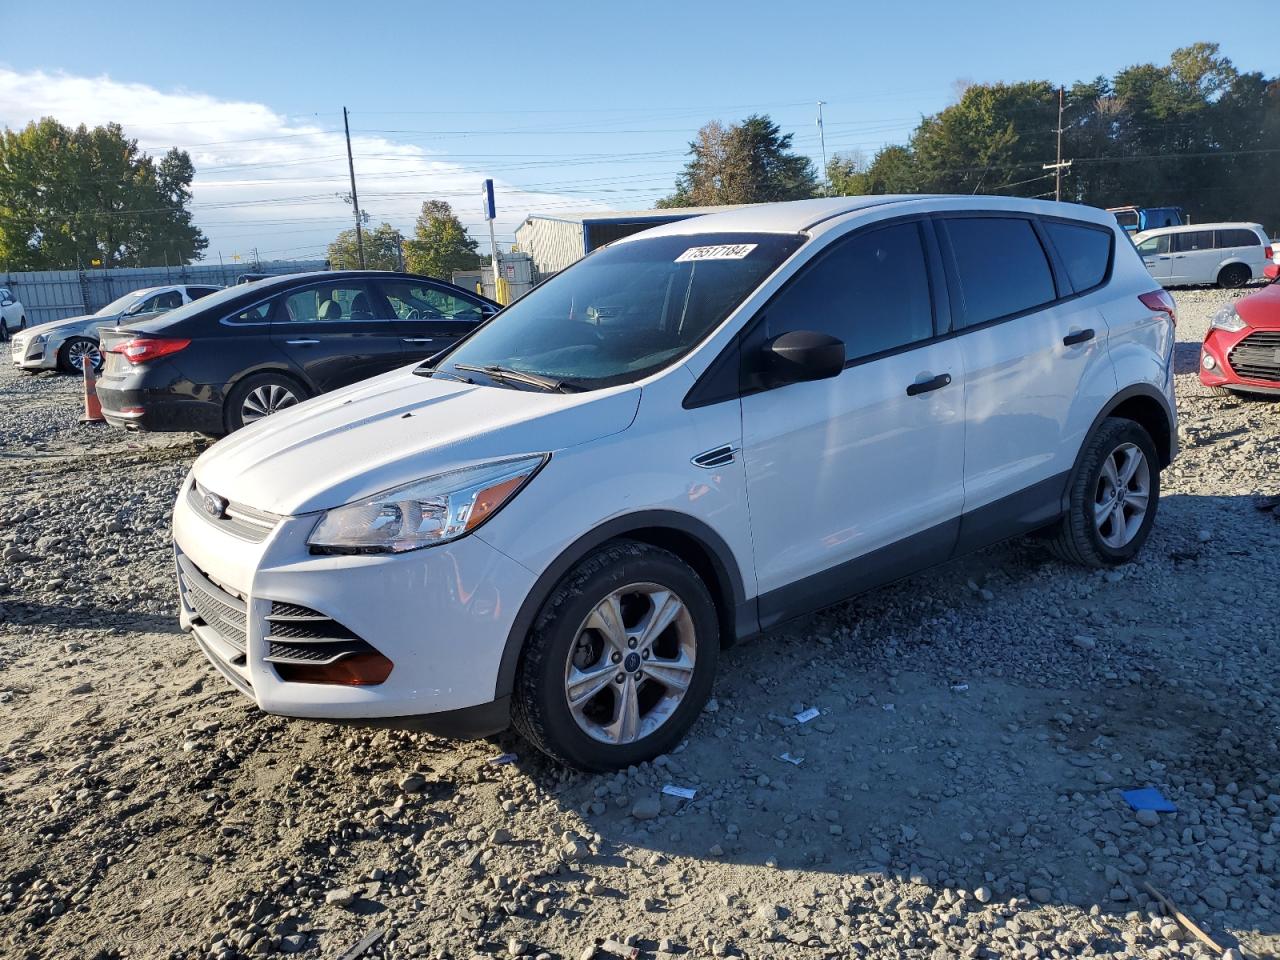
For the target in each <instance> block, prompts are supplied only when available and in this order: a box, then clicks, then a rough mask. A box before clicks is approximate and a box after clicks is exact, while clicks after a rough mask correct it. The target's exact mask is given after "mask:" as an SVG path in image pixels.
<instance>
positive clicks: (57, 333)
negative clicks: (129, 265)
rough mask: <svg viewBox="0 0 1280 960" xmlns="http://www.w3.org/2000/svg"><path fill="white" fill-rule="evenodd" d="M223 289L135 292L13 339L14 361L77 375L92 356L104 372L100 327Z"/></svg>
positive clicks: (200, 286)
mask: <svg viewBox="0 0 1280 960" xmlns="http://www.w3.org/2000/svg"><path fill="white" fill-rule="evenodd" d="M220 289H222V288H221V287H215V286H212V285H207V284H177V285H175V286H168V287H146V288H144V289H142V290H134V291H133V292H132V293H126V294H125V295H124V296H123V297H120V298H119V299H118V300H113V301H111V302H110V303H108V304H107V305H106V306H105V307H103V308H102V309H101V310H99V311H98V312H97V313H91V314H88V315H86V316H80V317H65V318H63V319H62V320H53V321H51V322H49V323H42V324H39V325H38V326H34V327H31V328H29V329H27V330H25V331H23V332H20V333H18V334H17V335H16V336H14V338H13V362H14V364H15V365H16V366H18V367H19V368H20V369H23V370H55V369H57V370H63V371H65V372H67V373H77V372H79V371H80V370H81V369H82V368H83V364H84V358H85V357H86V356H88V357H90V358H91V359H92V361H93V365H94V368H95V369H101V368H102V354H101V352H100V351H99V349H98V330H99V329H100V328H102V327H114V326H118V325H119V324H121V323H127V322H129V321H132V320H136V319H138V318H139V317H142V316H144V315H150V314H156V313H164V312H165V311H167V310H172V309H174V308H175V307H180V306H182V305H183V304H184V303H190V302H191V301H192V300H199V299H200V298H201V297H203V296H206V295H208V294H210V293H213V292H214V291H215V290H220Z"/></svg>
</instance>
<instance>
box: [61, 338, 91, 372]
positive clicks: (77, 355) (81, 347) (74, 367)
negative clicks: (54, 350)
mask: <svg viewBox="0 0 1280 960" xmlns="http://www.w3.org/2000/svg"><path fill="white" fill-rule="evenodd" d="M85 357H88V358H89V359H90V361H91V362H92V363H93V369H94V370H95V371H98V370H101V369H102V351H101V350H99V349H98V344H97V341H95V340H91V339H89V338H88V337H72V338H71V339H70V340H68V341H67V342H66V343H64V344H63V345H62V346H61V347H59V348H58V369H59V370H61V371H62V372H63V373H79V374H83V373H84V358H85Z"/></svg>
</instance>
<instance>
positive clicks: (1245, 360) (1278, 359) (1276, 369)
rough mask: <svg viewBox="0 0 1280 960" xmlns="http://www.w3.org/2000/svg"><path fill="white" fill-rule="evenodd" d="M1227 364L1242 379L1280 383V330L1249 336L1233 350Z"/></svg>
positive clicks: (1228, 356) (1265, 331) (1260, 332)
mask: <svg viewBox="0 0 1280 960" xmlns="http://www.w3.org/2000/svg"><path fill="white" fill-rule="evenodd" d="M1227 362H1228V363H1230V364H1231V369H1232V370H1234V371H1235V372H1236V373H1237V374H1238V375H1239V376H1241V377H1246V378H1247V379H1249V380H1273V381H1275V382H1277V383H1280V330H1259V331H1258V332H1257V333H1251V334H1249V335H1248V336H1247V337H1245V338H1244V339H1243V340H1241V341H1240V342H1239V343H1237V344H1236V345H1235V346H1234V347H1232V348H1231V353H1229V354H1228V355H1227Z"/></svg>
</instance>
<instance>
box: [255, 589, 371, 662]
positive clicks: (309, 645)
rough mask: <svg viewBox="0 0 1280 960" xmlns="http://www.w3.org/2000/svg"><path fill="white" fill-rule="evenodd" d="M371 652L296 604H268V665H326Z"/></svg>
mask: <svg viewBox="0 0 1280 960" xmlns="http://www.w3.org/2000/svg"><path fill="white" fill-rule="evenodd" d="M375 652H376V651H375V650H374V649H373V647H371V646H369V644H367V643H365V642H364V641H363V640H361V639H360V638H359V637H357V636H356V635H355V634H354V633H352V632H351V631H350V630H348V629H347V628H346V627H344V626H343V625H342V624H340V623H338V621H336V620H334V619H333V618H332V617H327V616H325V615H324V614H323V613H320V612H318V611H316V610H312V609H311V608H310V607H303V606H300V605H299V604H296V603H280V602H274V603H272V604H271V613H270V614H268V615H267V656H266V657H265V658H264V659H266V661H267V662H268V663H298V664H313V665H315V664H328V663H336V662H337V661H339V660H341V659H343V658H344V657H349V656H352V655H353V654H357V653H375Z"/></svg>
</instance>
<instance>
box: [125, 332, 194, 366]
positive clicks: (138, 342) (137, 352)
mask: <svg viewBox="0 0 1280 960" xmlns="http://www.w3.org/2000/svg"><path fill="white" fill-rule="evenodd" d="M190 342H191V341H190V339H187V340H180V339H178V338H177V337H134V338H133V339H132V340H125V341H124V342H123V343H118V344H116V345H115V346H114V347H112V348H111V349H110V350H108V351H107V352H108V353H118V354H120V356H122V357H124V358H125V359H126V360H128V361H129V362H130V363H132V364H135V365H136V364H139V363H147V362H148V361H150V360H159V359H160V358H161V357H167V356H169V354H171V353H177V352H178V351H179V350H183V349H185V348H186V346H187V344H189V343H190Z"/></svg>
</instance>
